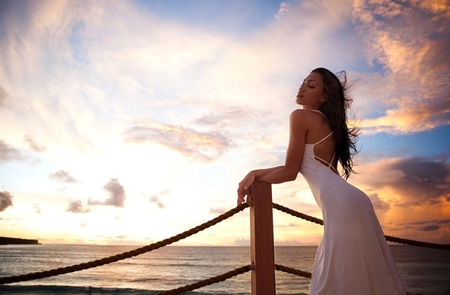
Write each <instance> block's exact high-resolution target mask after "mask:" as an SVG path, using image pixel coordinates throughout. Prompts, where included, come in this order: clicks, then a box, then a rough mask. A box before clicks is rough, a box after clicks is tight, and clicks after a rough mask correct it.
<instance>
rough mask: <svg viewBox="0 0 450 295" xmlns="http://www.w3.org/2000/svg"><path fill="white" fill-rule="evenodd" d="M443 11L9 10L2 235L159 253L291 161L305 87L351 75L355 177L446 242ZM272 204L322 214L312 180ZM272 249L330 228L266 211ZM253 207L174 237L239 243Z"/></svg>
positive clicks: (446, 25) (427, 6)
mask: <svg viewBox="0 0 450 295" xmlns="http://www.w3.org/2000/svg"><path fill="white" fill-rule="evenodd" d="M449 30H450V6H449V4H448V1H436V0H424V1H416V0H409V1H400V2H399V1H395V2H394V1H388V0H380V1H364V0H345V1H342V0H332V1H328V0H327V1H325V0H324V1H317V0H288V1H256V0H255V1H253V0H250V1H238V0H226V1H225V0H224V1H206V0H198V1H195V0H187V1H181V0H155V1H144V0H141V1H139V0H130V1H119V0H112V1H84V0H83V1H70V0H66V1H62V0H38V1H31V0H29V1H26V0H14V1H13V0H11V1H1V2H0V118H1V123H0V236H8V237H20V238H29V239H39V241H40V242H41V243H46V244H50V243H58V244H79V243H96V244H131V245H138V244H139V245H141V244H148V243H152V242H156V241H159V240H162V239H165V238H168V237H170V236H172V235H175V234H178V233H180V232H183V231H185V230H188V229H190V228H191V227H194V226H197V225H199V224H200V223H203V222H206V221H208V220H210V219H212V218H214V217H216V216H217V215H219V214H221V213H224V212H225V211H228V210H229V209H231V208H233V207H234V206H236V198H237V196H236V189H237V184H238V182H239V181H240V180H241V179H242V177H243V176H245V174H246V173H247V172H248V171H249V170H251V169H255V168H262V167H270V166H274V165H282V164H283V163H284V153H285V151H286V148H287V143H288V135H289V134H288V133H289V130H288V127H289V125H288V118H289V114H290V113H291V112H292V111H293V110H295V109H296V108H299V106H297V105H296V104H295V99H296V94H297V90H298V87H299V86H300V84H301V82H302V81H303V79H304V78H305V77H306V76H307V75H308V73H309V72H310V71H311V70H313V69H314V68H316V67H326V68H328V69H330V70H331V71H333V72H339V71H341V70H345V71H347V74H348V78H349V80H351V81H353V87H352V91H351V95H352V98H353V99H354V104H353V111H354V116H353V117H352V121H353V122H356V123H357V124H359V125H360V126H361V131H362V134H361V136H360V141H359V142H358V148H359V149H360V153H359V154H358V155H357V156H356V158H355V163H356V166H355V170H356V171H357V172H358V174H356V175H352V176H351V177H350V179H349V181H350V182H351V183H352V184H355V185H356V186H357V187H359V188H360V189H362V190H363V191H365V192H366V193H367V194H368V195H369V197H370V198H371V200H372V202H373V203H374V206H375V209H376V212H377V215H378V217H379V219H380V222H381V223H382V226H383V229H384V231H385V233H386V234H388V235H393V236H398V237H402V238H407V239H417V240H423V241H427V242H437V243H447V244H450V165H449V156H450V155H449V150H450V55H449V54H448V51H449V48H450V37H449V34H448V32H449ZM272 188H273V192H274V202H276V203H279V204H281V205H283V206H286V207H290V208H292V209H294V210H298V211H301V212H303V213H306V214H310V215H313V216H316V217H319V218H321V213H320V209H319V208H318V207H317V205H316V204H315V202H314V199H313V196H312V194H311V193H310V191H309V188H308V187H307V184H306V182H305V181H304V180H303V178H302V176H301V175H299V177H298V178H297V180H295V181H294V182H290V183H285V184H280V185H274V186H273V187H272ZM274 219H275V225H274V226H275V240H276V243H277V244H279V245H311V244H313V245H316V244H318V242H319V239H320V237H321V235H322V230H323V229H322V227H320V226H318V225H315V224H311V223H309V222H307V221H304V220H300V219H296V218H294V217H291V216H288V215H285V214H282V213H280V212H276V213H274ZM249 235H250V232H249V216H248V210H247V211H244V212H243V213H240V214H238V215H236V216H233V217H232V218H231V219H229V220H227V221H224V222H223V223H221V224H220V225H218V226H216V227H214V228H212V229H208V230H207V231H205V232H202V233H201V234H199V235H196V236H193V237H190V238H189V239H187V240H185V241H183V242H181V243H180V244H182V245H247V244H248V240H249V237H250V236H249Z"/></svg>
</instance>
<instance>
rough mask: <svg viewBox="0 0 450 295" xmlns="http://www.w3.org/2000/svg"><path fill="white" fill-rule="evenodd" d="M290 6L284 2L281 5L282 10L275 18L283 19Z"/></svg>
mask: <svg viewBox="0 0 450 295" xmlns="http://www.w3.org/2000/svg"><path fill="white" fill-rule="evenodd" d="M288 9H289V8H288V4H287V3H286V2H282V3H281V4H280V9H279V10H278V12H277V14H275V18H276V19H279V18H281V17H283V15H284V14H285V13H286V11H287V10H288Z"/></svg>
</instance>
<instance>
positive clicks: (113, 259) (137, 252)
mask: <svg viewBox="0 0 450 295" xmlns="http://www.w3.org/2000/svg"><path fill="white" fill-rule="evenodd" d="M250 205H251V204H250V203H248V202H247V203H243V204H241V205H239V206H237V207H236V208H233V209H231V210H229V211H227V212H225V213H223V214H222V215H219V216H217V217H216V218H214V219H211V220H210V221H207V222H205V223H203V224H201V225H199V226H196V227H194V228H191V229H190V230H187V231H185V232H183V233H181V234H178V235H175V236H173V237H171V238H168V239H165V240H162V241H159V242H156V243H153V244H150V245H147V246H144V247H141V248H138V249H135V250H132V251H128V252H124V253H122V254H118V255H114V256H110V257H106V258H103V259H98V260H94V261H91V262H87V263H81V264H76V265H72V266H67V267H61V268H55V269H51V270H47V271H41V272H34V273H29V274H25V275H18V276H11V277H3V278H0V285H2V284H9V283H16V282H23V281H30V280H36V279H42V278H47V277H52V276H57V275H61V274H66V273H70V272H75V271H79V270H84V269H89V268H93V267H97V266H101V265H105V264H109V263H112V262H117V261H119V260H123V259H127V258H130V257H134V256H137V255H140V254H143V253H146V252H149V251H152V250H155V249H158V248H161V247H164V246H167V245H170V244H172V243H175V242H178V241H179V240H182V239H185V238H187V237H189V236H192V235H194V234H196V233H198V232H200V231H202V230H204V229H207V228H209V227H211V226H213V225H216V224H217V223H219V222H221V221H223V220H225V219H227V218H229V217H231V216H233V215H235V214H236V213H238V212H240V211H242V210H244V209H245V208H247V207H249V206H250Z"/></svg>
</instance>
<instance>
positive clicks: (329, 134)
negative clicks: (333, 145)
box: [313, 132, 333, 146]
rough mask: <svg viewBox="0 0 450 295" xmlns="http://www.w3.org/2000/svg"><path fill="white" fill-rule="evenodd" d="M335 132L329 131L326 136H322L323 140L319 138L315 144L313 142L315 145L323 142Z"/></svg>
mask: <svg viewBox="0 0 450 295" xmlns="http://www.w3.org/2000/svg"><path fill="white" fill-rule="evenodd" d="M332 134H333V132H330V133H328V135H327V136H325V137H324V138H322V139H321V140H319V141H318V142H316V143H315V144H313V145H314V146H316V145H318V144H319V143H321V142H322V141H324V140H325V139H327V138H328V137H330V136H331V135H332Z"/></svg>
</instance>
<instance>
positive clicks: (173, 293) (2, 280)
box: [0, 201, 450, 295]
mask: <svg viewBox="0 0 450 295" xmlns="http://www.w3.org/2000/svg"><path fill="white" fill-rule="evenodd" d="M269 204H270V203H269ZM272 205H273V208H274V209H277V210H279V211H282V212H284V213H287V214H290V215H292V216H295V217H298V218H302V219H304V220H307V221H310V222H313V223H317V224H320V225H323V221H322V220H321V219H319V218H316V217H312V216H309V215H306V214H304V213H300V212H298V211H295V210H292V209H290V208H287V207H284V206H281V205H279V204H276V203H272ZM251 206H253V204H252V202H251V201H248V202H246V203H243V204H240V205H238V206H237V207H235V208H233V209H231V210H229V211H227V212H225V213H223V214H221V215H219V216H217V217H216V218H214V219H211V220H210V221H207V222H205V223H203V224H201V225H199V226H196V227H193V228H191V229H189V230H187V231H185V232H182V233H180V234H178V235H175V236H172V237H170V238H167V239H164V240H161V241H159V242H156V243H153V244H150V245H147V246H144V247H141V248H137V249H135V250H132V251H128V252H124V253H121V254H118V255H114V256H110V257H106V258H102V259H98V260H94V261H91V262H87V263H81V264H77V265H72V266H67V267H62V268H55V269H51V270H48V271H42V272H34V273H28V274H24V275H18V276H10V277H0V285H2V284H8V283H15V282H22V281H29V280H35V279H41V278H46V277H52V276H57V275H61V274H67V273H71V272H76V271H80V270H84V269H89V268H93V267H97V266H102V265H105V264H109V263H113V262H117V261H119V260H123V259H127V258H131V257H134V256H137V255H140V254H143V253H146V252H150V251H153V250H156V249H158V248H161V247H164V246H167V245H170V244H172V243H175V242H177V241H180V240H182V239H185V238H187V237H189V236H192V235H194V234H196V233H198V232H200V231H202V230H205V229H207V228H209V227H211V226H214V225H216V224H218V223H219V222H221V221H223V220H225V219H228V218H230V217H231V216H233V215H235V214H237V213H239V212H241V211H243V210H244V209H245V208H247V207H251ZM386 240H387V241H391V242H395V243H402V244H407V245H412V246H420V247H427V248H434V249H443V250H450V245H445V244H435V243H428V242H421V241H414V240H408V239H402V238H397V237H391V236H386ZM250 270H252V271H253V270H255V269H254V266H253V265H246V266H242V267H240V268H236V269H234V270H232V271H229V272H226V273H224V274H221V275H218V276H215V277H211V278H209V279H205V280H202V281H198V282H196V283H193V284H190V285H186V286H183V287H179V288H176V289H172V290H168V291H163V292H161V293H158V294H157V295H177V294H182V293H185V292H189V291H192V290H195V289H198V288H201V287H204V286H207V285H211V284H215V283H218V282H221V281H225V280H227V279H229V278H231V277H234V276H236V275H239V274H242V273H245V272H248V271H250ZM275 270H278V271H283V272H286V273H290V274H294V275H297V276H302V277H305V278H311V273H309V272H305V271H302V270H298V269H295V268H291V267H287V266H283V265H279V264H275Z"/></svg>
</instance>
